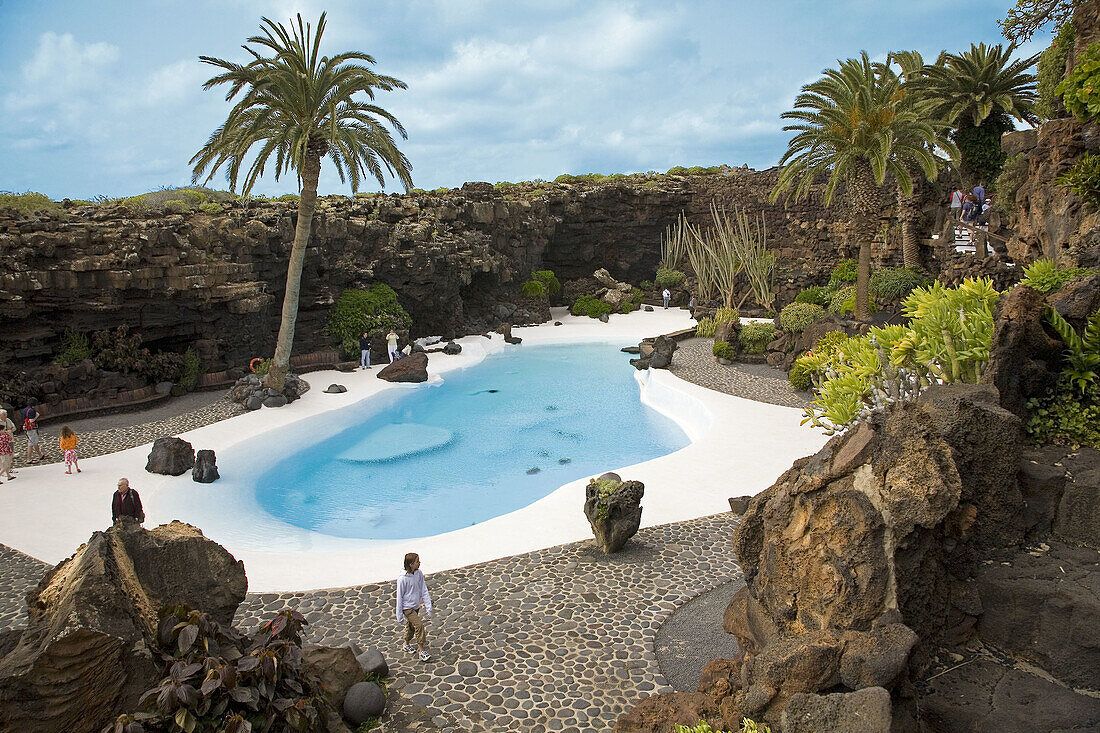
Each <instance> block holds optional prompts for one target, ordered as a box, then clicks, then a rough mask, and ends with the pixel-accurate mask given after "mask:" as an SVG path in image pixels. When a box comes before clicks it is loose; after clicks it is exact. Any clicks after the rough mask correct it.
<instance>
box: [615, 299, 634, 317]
mask: <svg viewBox="0 0 1100 733" xmlns="http://www.w3.org/2000/svg"><path fill="white" fill-rule="evenodd" d="M637 308H638V306H637V305H635V304H634V302H633V301H629V300H624V301H623V302H622V303H620V304H619V312H620V313H623V314H626V313H633V312H634V311H635V310H637Z"/></svg>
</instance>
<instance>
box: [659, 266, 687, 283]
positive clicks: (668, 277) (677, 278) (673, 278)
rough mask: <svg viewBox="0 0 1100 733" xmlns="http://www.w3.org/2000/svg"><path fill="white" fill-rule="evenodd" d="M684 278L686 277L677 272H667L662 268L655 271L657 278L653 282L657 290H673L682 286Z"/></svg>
mask: <svg viewBox="0 0 1100 733" xmlns="http://www.w3.org/2000/svg"><path fill="white" fill-rule="evenodd" d="M686 277H687V275H685V274H684V273H683V272H681V271H679V270H669V269H667V268H664V267H662V268H660V269H658V270H657V277H656V278H655V279H654V281H653V282H654V284H655V285H656V286H657V287H658V288H675V287H677V286H678V285H680V284H682V283H683V282H684V279H685V278H686Z"/></svg>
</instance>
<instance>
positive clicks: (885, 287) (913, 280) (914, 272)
mask: <svg viewBox="0 0 1100 733" xmlns="http://www.w3.org/2000/svg"><path fill="white" fill-rule="evenodd" d="M929 283H931V279H930V278H929V277H928V276H927V275H925V274H924V273H923V272H921V270H920V268H918V267H883V268H880V269H878V270H875V271H874V272H872V273H871V281H870V286H871V295H872V296H874V297H876V298H878V299H879V300H883V301H895V300H901V299H902V298H904V297H905V296H907V295H909V293H911V292H912V291H913V289H914V288H920V287H924V286H926V285H928V284H929ZM853 302H854V299H853Z"/></svg>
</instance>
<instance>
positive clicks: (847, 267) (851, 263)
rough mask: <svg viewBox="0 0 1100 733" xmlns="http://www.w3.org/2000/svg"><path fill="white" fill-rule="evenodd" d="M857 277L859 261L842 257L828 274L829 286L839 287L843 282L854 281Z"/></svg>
mask: <svg viewBox="0 0 1100 733" xmlns="http://www.w3.org/2000/svg"><path fill="white" fill-rule="evenodd" d="M857 277H859V263H858V262H856V261H855V260H853V259H844V260H841V261H840V262H838V263H836V267H834V268H833V272H832V274H831V275H829V286H830V287H833V288H837V287H840V285H842V284H843V283H854V282H855V281H856V278H857Z"/></svg>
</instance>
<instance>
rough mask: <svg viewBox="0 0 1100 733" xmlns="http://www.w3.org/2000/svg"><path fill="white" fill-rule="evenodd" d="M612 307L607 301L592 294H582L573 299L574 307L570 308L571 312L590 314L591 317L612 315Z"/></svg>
mask: <svg viewBox="0 0 1100 733" xmlns="http://www.w3.org/2000/svg"><path fill="white" fill-rule="evenodd" d="M611 311H612V308H611V306H610V305H608V304H607V303H605V302H603V301H602V300H600V299H599V298H593V297H592V296H591V295H582V296H580V297H578V298H577V299H576V300H575V301H573V307H572V308H570V309H569V312H570V313H572V314H573V315H575V316H588V317H589V318H599V317H600V316H602V315H610V314H611Z"/></svg>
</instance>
